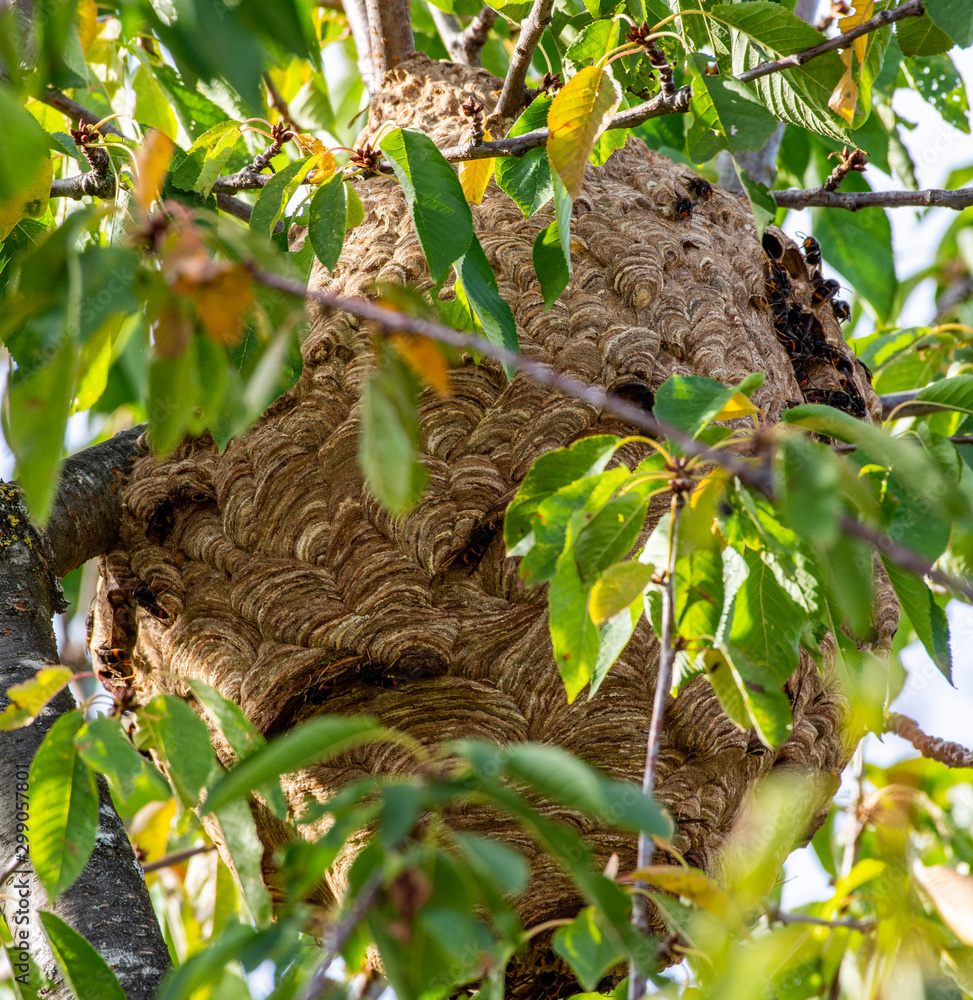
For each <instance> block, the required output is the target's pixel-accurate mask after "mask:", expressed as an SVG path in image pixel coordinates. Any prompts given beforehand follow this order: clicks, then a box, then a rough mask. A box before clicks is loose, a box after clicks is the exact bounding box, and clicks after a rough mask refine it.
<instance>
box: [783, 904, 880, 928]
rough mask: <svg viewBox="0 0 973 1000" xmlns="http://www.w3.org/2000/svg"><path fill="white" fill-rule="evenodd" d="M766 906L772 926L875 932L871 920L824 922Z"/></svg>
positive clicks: (802, 914)
mask: <svg viewBox="0 0 973 1000" xmlns="http://www.w3.org/2000/svg"><path fill="white" fill-rule="evenodd" d="M765 902H766V906H767V919H768V920H770V922H771V923H774V924H783V925H784V926H785V927H786V926H787V925H788V924H811V925H812V926H813V927H832V928H845V929H847V930H850V931H858V933H859V934H871V932H872V931H874V930H875V923H874V921H871V920H855V919H854V918H853V917H847V918H845V919H844V920H825V919H824V918H823V917H811V916H808V915H807V914H804V913H788V912H787V911H786V910H782V909H781V908H780V907H779V906H777V905H776V904H775V903H772V902H770V901H769V900H767V901H765Z"/></svg>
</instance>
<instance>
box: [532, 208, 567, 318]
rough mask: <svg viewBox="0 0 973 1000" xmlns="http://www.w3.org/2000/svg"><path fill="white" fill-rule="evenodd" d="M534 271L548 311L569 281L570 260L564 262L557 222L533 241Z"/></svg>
mask: <svg viewBox="0 0 973 1000" xmlns="http://www.w3.org/2000/svg"><path fill="white" fill-rule="evenodd" d="M533 259H534V271H535V273H536V274H537V280H538V281H539V282H540V283H541V294H542V295H543V296H544V306H545V308H547V309H549V308H550V307H551V306H552V305H553V304H554V303H555V302H556V301H557V300H558V298H559V297H560V295H561V292H563V291H564V289H565V288H567V287H568V282H569V281H570V280H571V268H570V258H569V259H568V260H565V257H564V252H563V251H562V250H561V236H560V232H559V231H558V226H557V222H556V221H554V222H552V223H551V224H550V225H549V226H547V227H546V228H545V229H542V230H541V231H540V232H539V233H538V234H537V237H536V239H535V240H534V255H533Z"/></svg>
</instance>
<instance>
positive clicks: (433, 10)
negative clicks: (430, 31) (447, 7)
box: [426, 3, 466, 63]
mask: <svg viewBox="0 0 973 1000" xmlns="http://www.w3.org/2000/svg"><path fill="white" fill-rule="evenodd" d="M426 6H427V7H428V8H429V13H430V14H431V15H432V21H433V24H435V25H436V31H438V32H439V37H440V38H441V39H442V41H443V45H445V46H446V53H447V55H448V56H449V58H450V60H451V61H452V62H455V63H465V62H466V51H465V48H464V46H463V25H462V24H461V23H460V19H459V18H458V17H457V16H456V15H455V14H447V13H446V11H444V10H440V9H439V8H438V7H437V6H436V5H435V4H434V3H429V4H426Z"/></svg>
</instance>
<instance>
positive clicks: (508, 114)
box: [494, 0, 554, 118]
mask: <svg viewBox="0 0 973 1000" xmlns="http://www.w3.org/2000/svg"><path fill="white" fill-rule="evenodd" d="M553 7H554V0H534V6H533V7H531V10H530V13H529V14H528V15H527V17H526V18H525V19H524V23H523V24H522V25H521V26H520V37H519V38H518V39H517V45H516V46H515V47H514V54H513V56H512V57H511V59H510V66H509V68H508V69H507V76H506V78H505V79H504V81H503V90H502V91H501V92H500V100H499V101H497V106H496V109H495V110H494V114H495V115H497V117H499V118H515V117H516V116H517V113H518V112H519V111H520V109H521V108H522V107H523V106H524V98H525V95H524V87H525V85H526V83H527V73H528V71H529V70H530V62H531V60H532V59H533V58H534V50H535V49H536V48H537V43H538V42H539V41H540V40H541V35H543V34H544V29H545V28H546V27H547V26H548V25H549V24H550V23H551V10H552V8H553Z"/></svg>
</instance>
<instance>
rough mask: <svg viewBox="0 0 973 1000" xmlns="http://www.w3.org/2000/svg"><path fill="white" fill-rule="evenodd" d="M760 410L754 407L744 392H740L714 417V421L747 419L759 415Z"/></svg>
mask: <svg viewBox="0 0 973 1000" xmlns="http://www.w3.org/2000/svg"><path fill="white" fill-rule="evenodd" d="M759 412H760V408H759V407H757V406H754V405H753V403H752V402H750V400H749V399H747V397H746V396H744V395H743V393H742V392H738V393H737V394H736V395H735V396H734V397H733V398H732V399H731V400H730V401H729V402H728V403H727V404H726V406H724V407H723V409H722V410H720V412H719V413H717V414H716V416H715V417H713V419H714V420H735V419H736V418H737V417H746V416H749V415H750V414H751V413H759Z"/></svg>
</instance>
